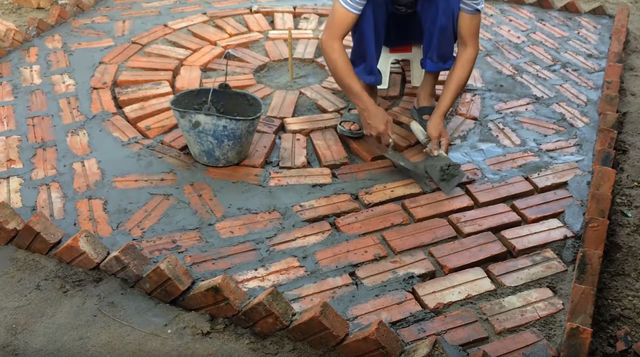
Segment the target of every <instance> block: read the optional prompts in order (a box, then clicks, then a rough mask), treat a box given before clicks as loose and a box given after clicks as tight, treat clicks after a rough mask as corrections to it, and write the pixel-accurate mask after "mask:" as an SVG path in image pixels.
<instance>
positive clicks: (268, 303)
mask: <svg viewBox="0 0 640 357" xmlns="http://www.w3.org/2000/svg"><path fill="white" fill-rule="evenodd" d="M293 315H294V310H293V308H292V307H291V305H290V304H289V303H288V302H287V300H286V299H285V298H284V296H283V295H282V293H280V292H279V291H278V290H276V289H275V288H271V289H268V290H266V291H265V292H263V293H262V294H260V295H258V296H257V297H256V298H255V299H253V300H252V301H251V302H250V303H249V304H248V305H247V306H245V307H244V308H243V309H242V311H241V312H240V313H239V314H238V315H236V316H235V317H234V318H233V319H232V321H233V323H234V324H236V325H238V326H240V327H242V328H250V329H251V330H252V331H253V332H254V333H255V334H256V335H258V336H260V337H267V336H269V335H272V334H274V333H276V332H278V331H280V330H283V329H285V328H286V327H287V326H289V324H290V323H291V321H292V317H293Z"/></svg>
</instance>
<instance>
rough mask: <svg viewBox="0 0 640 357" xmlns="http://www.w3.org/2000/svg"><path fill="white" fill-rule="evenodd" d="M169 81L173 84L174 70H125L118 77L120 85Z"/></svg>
mask: <svg viewBox="0 0 640 357" xmlns="http://www.w3.org/2000/svg"><path fill="white" fill-rule="evenodd" d="M153 82H167V83H169V85H173V72H169V71H123V72H121V73H120V76H119V77H118V81H117V84H118V87H127V86H135V85H139V84H145V83H153Z"/></svg>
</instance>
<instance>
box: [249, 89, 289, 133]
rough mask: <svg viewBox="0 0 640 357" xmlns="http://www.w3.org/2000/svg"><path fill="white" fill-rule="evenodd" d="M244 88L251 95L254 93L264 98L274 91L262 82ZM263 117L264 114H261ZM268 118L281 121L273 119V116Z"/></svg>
mask: <svg viewBox="0 0 640 357" xmlns="http://www.w3.org/2000/svg"><path fill="white" fill-rule="evenodd" d="M245 90H246V91H247V92H249V93H252V94H253V95H255V96H256V97H258V98H260V99H264V98H266V97H268V96H270V95H271V94H273V92H275V90H274V89H272V88H269V87H267V86H265V85H264V84H256V85H253V86H251V87H249V88H246V89H245ZM263 118H264V116H263ZM269 119H271V120H277V121H278V122H280V123H282V120H279V119H273V118H269ZM280 126H281V125H280ZM278 129H279V128H278ZM258 130H260V128H258ZM272 134H273V133H272Z"/></svg>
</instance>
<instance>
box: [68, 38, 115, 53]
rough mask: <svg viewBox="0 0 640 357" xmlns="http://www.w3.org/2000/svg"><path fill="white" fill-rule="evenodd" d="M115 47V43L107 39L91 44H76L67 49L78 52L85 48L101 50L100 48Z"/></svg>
mask: <svg viewBox="0 0 640 357" xmlns="http://www.w3.org/2000/svg"><path fill="white" fill-rule="evenodd" d="M113 45H115V42H114V41H113V39H112V38H107V39H104V40H98V41H92V42H77V43H72V44H70V45H69V48H71V49H72V50H79V49H85V48H102V47H110V46H113Z"/></svg>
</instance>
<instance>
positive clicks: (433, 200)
mask: <svg viewBox="0 0 640 357" xmlns="http://www.w3.org/2000/svg"><path fill="white" fill-rule="evenodd" d="M402 207H404V209H405V210H407V211H408V212H409V214H410V215H411V217H412V218H413V220H414V221H416V222H421V221H424V220H427V219H431V218H439V217H445V216H447V215H450V214H453V213H457V212H461V211H465V210H470V209H472V208H473V201H472V200H471V198H469V196H467V195H466V194H465V193H464V191H463V190H462V189H460V188H457V187H456V188H454V189H453V190H452V191H451V192H450V193H449V194H448V195H447V194H444V193H443V192H442V191H439V192H433V193H428V194H426V195H422V196H418V197H415V198H410V199H407V200H404V201H402Z"/></svg>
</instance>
